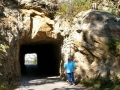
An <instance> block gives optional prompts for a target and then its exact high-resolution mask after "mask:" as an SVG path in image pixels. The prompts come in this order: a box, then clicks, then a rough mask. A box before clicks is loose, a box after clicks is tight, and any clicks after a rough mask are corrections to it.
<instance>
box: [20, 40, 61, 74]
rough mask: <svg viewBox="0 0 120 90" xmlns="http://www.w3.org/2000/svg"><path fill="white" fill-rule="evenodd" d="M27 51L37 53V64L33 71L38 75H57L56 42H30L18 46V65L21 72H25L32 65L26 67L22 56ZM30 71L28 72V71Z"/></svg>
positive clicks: (58, 52) (57, 48)
mask: <svg viewBox="0 0 120 90" xmlns="http://www.w3.org/2000/svg"><path fill="white" fill-rule="evenodd" d="M27 53H36V54H37V65H36V68H35V67H34V71H33V72H31V75H32V74H33V73H34V74H35V73H36V74H38V75H59V68H60V45H59V44H57V43H53V42H49V43H42V44H41V43H32V44H24V45H21V47H20V55H19V58H20V66H21V74H22V75H23V74H27V72H29V71H30V70H29V69H32V68H31V67H33V66H34V65H31V66H29V67H27V66H26V65H25V60H24V56H25V54H27ZM29 73H30V72H29Z"/></svg>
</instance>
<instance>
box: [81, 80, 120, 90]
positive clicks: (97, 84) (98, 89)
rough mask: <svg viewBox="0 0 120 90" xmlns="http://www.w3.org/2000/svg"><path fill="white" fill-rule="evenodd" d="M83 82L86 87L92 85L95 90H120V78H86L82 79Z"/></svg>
mask: <svg viewBox="0 0 120 90" xmlns="http://www.w3.org/2000/svg"><path fill="white" fill-rule="evenodd" d="M81 84H83V85H84V86H86V87H92V88H94V89H95V90H120V80H119V79H118V78H116V79H113V80H110V79H106V78H99V79H89V78H84V79H82V81H81Z"/></svg>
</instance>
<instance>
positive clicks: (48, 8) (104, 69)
mask: <svg viewBox="0 0 120 90" xmlns="http://www.w3.org/2000/svg"><path fill="white" fill-rule="evenodd" d="M58 8H59V6H58V4H57V2H56V1H53V0H48V1H44V0H43V1H42V0H21V1H18V0H13V1H11V0H5V1H1V3H0V30H1V32H0V33H1V35H0V57H1V59H0V63H1V64H0V81H3V82H4V81H7V84H9V83H10V82H11V81H17V80H20V78H21V71H20V68H21V66H20V60H19V59H20V58H19V52H20V48H21V45H23V44H31V43H35V42H40V43H43V42H47V43H49V42H54V43H57V44H59V45H60V56H59V57H58V58H60V63H59V66H60V68H59V73H60V76H61V78H62V79H64V74H63V64H64V62H66V61H67V58H68V56H72V57H73V60H74V61H75V63H76V65H77V69H76V72H75V77H76V80H78V81H79V80H81V79H82V78H96V77H98V78H99V77H102V78H106V77H109V78H110V79H113V78H114V77H117V78H120V66H119V64H120V55H119V54H120V17H117V16H115V15H114V14H110V13H108V12H105V11H100V10H91V9H89V10H86V11H82V12H79V13H78V14H77V15H76V16H75V17H73V20H72V21H71V22H69V20H68V19H67V18H66V17H63V16H60V15H57V16H56V17H55V16H54V15H55V13H56V11H57V10H58Z"/></svg>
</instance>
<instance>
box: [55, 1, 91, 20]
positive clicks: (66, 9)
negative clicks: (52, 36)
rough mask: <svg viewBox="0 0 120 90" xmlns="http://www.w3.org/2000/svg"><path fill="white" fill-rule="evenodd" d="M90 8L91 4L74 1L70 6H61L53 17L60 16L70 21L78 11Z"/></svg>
mask: <svg viewBox="0 0 120 90" xmlns="http://www.w3.org/2000/svg"><path fill="white" fill-rule="evenodd" d="M90 8H91V2H89V1H86V0H74V2H73V3H71V4H61V5H60V8H59V10H58V11H57V12H56V15H55V16H57V15H62V16H64V17H67V18H69V19H71V18H72V17H74V16H75V15H76V14H78V13H79V12H80V11H84V10H88V9H90Z"/></svg>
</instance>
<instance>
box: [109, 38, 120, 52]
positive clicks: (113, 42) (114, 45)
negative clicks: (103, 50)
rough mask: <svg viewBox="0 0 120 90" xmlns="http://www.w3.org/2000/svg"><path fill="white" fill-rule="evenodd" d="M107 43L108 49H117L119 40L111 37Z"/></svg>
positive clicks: (119, 45)
mask: <svg viewBox="0 0 120 90" xmlns="http://www.w3.org/2000/svg"><path fill="white" fill-rule="evenodd" d="M107 45H108V49H109V50H111V49H112V50H119V49H120V40H116V39H111V40H110V41H109V43H108V44H107Z"/></svg>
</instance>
